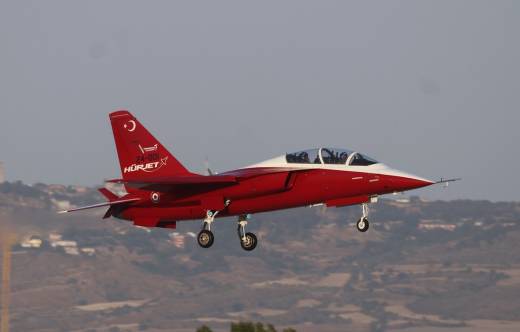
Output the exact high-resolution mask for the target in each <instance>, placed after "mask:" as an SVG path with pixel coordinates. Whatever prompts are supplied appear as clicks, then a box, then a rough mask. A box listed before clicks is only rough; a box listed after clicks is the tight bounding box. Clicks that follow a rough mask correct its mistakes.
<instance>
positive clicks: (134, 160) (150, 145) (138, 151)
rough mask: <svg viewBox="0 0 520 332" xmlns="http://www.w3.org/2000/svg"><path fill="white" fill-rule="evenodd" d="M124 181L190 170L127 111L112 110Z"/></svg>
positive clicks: (180, 173) (113, 126)
mask: <svg viewBox="0 0 520 332" xmlns="http://www.w3.org/2000/svg"><path fill="white" fill-rule="evenodd" d="M110 122H111V124H112V131H113V133H114V140H115V143H116V149H117V155H118V157H119V164H120V166H121V174H122V176H123V179H124V180H145V179H151V178H160V177H167V176H182V175H190V174H191V173H190V172H189V171H188V170H187V169H186V168H185V167H184V166H182V164H181V163H180V162H179V161H178V160H177V159H175V157H174V156H173V155H172V154H171V153H170V152H168V150H166V148H165V147H164V146H163V145H162V144H161V143H160V142H159V141H158V140H157V139H155V137H153V136H152V134H150V133H149V132H148V130H146V128H145V127H144V126H143V125H142V124H141V123H140V122H139V121H137V119H136V118H135V117H134V116H133V115H132V114H131V113H130V112H128V111H117V112H113V113H110Z"/></svg>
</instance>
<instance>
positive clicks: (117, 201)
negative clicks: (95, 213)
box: [58, 198, 141, 213]
mask: <svg viewBox="0 0 520 332" xmlns="http://www.w3.org/2000/svg"><path fill="white" fill-rule="evenodd" d="M139 200H141V199H140V198H127V199H120V200H114V201H110V202H104V203H98V204H93V205H87V206H82V207H79V208H74V209H69V210H63V211H58V213H68V212H73V211H81V210H87V209H93V208H98V207H103V206H110V207H112V206H114V205H119V204H124V203H131V202H137V201H139Z"/></svg>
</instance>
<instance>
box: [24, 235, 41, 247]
mask: <svg viewBox="0 0 520 332" xmlns="http://www.w3.org/2000/svg"><path fill="white" fill-rule="evenodd" d="M42 243H43V241H42V240H41V239H40V238H39V237H36V236H31V237H30V238H26V239H24V240H22V242H20V246H21V247H22V248H40V247H41V246H42Z"/></svg>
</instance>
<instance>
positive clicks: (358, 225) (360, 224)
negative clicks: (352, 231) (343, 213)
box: [356, 218, 370, 233]
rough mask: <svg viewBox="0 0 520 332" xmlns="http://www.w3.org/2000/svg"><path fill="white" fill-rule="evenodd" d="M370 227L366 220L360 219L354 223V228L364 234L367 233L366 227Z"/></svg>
mask: <svg viewBox="0 0 520 332" xmlns="http://www.w3.org/2000/svg"><path fill="white" fill-rule="evenodd" d="M369 226H370V223H369V222H368V219H367V218H360V219H359V220H358V221H357V223H356V228H357V230H358V231H360V232H362V233H364V232H366V231H368V227H369Z"/></svg>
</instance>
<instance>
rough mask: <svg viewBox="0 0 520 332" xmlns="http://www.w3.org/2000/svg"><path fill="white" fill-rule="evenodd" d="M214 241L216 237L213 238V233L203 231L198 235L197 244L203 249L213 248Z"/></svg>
mask: <svg viewBox="0 0 520 332" xmlns="http://www.w3.org/2000/svg"><path fill="white" fill-rule="evenodd" d="M213 241H215V237H214V236H213V233H212V232H211V231H208V230H207V229H203V230H201V231H200V232H199V235H197V242H198V243H199V246H201V247H202V248H209V247H211V246H212V245H213Z"/></svg>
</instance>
